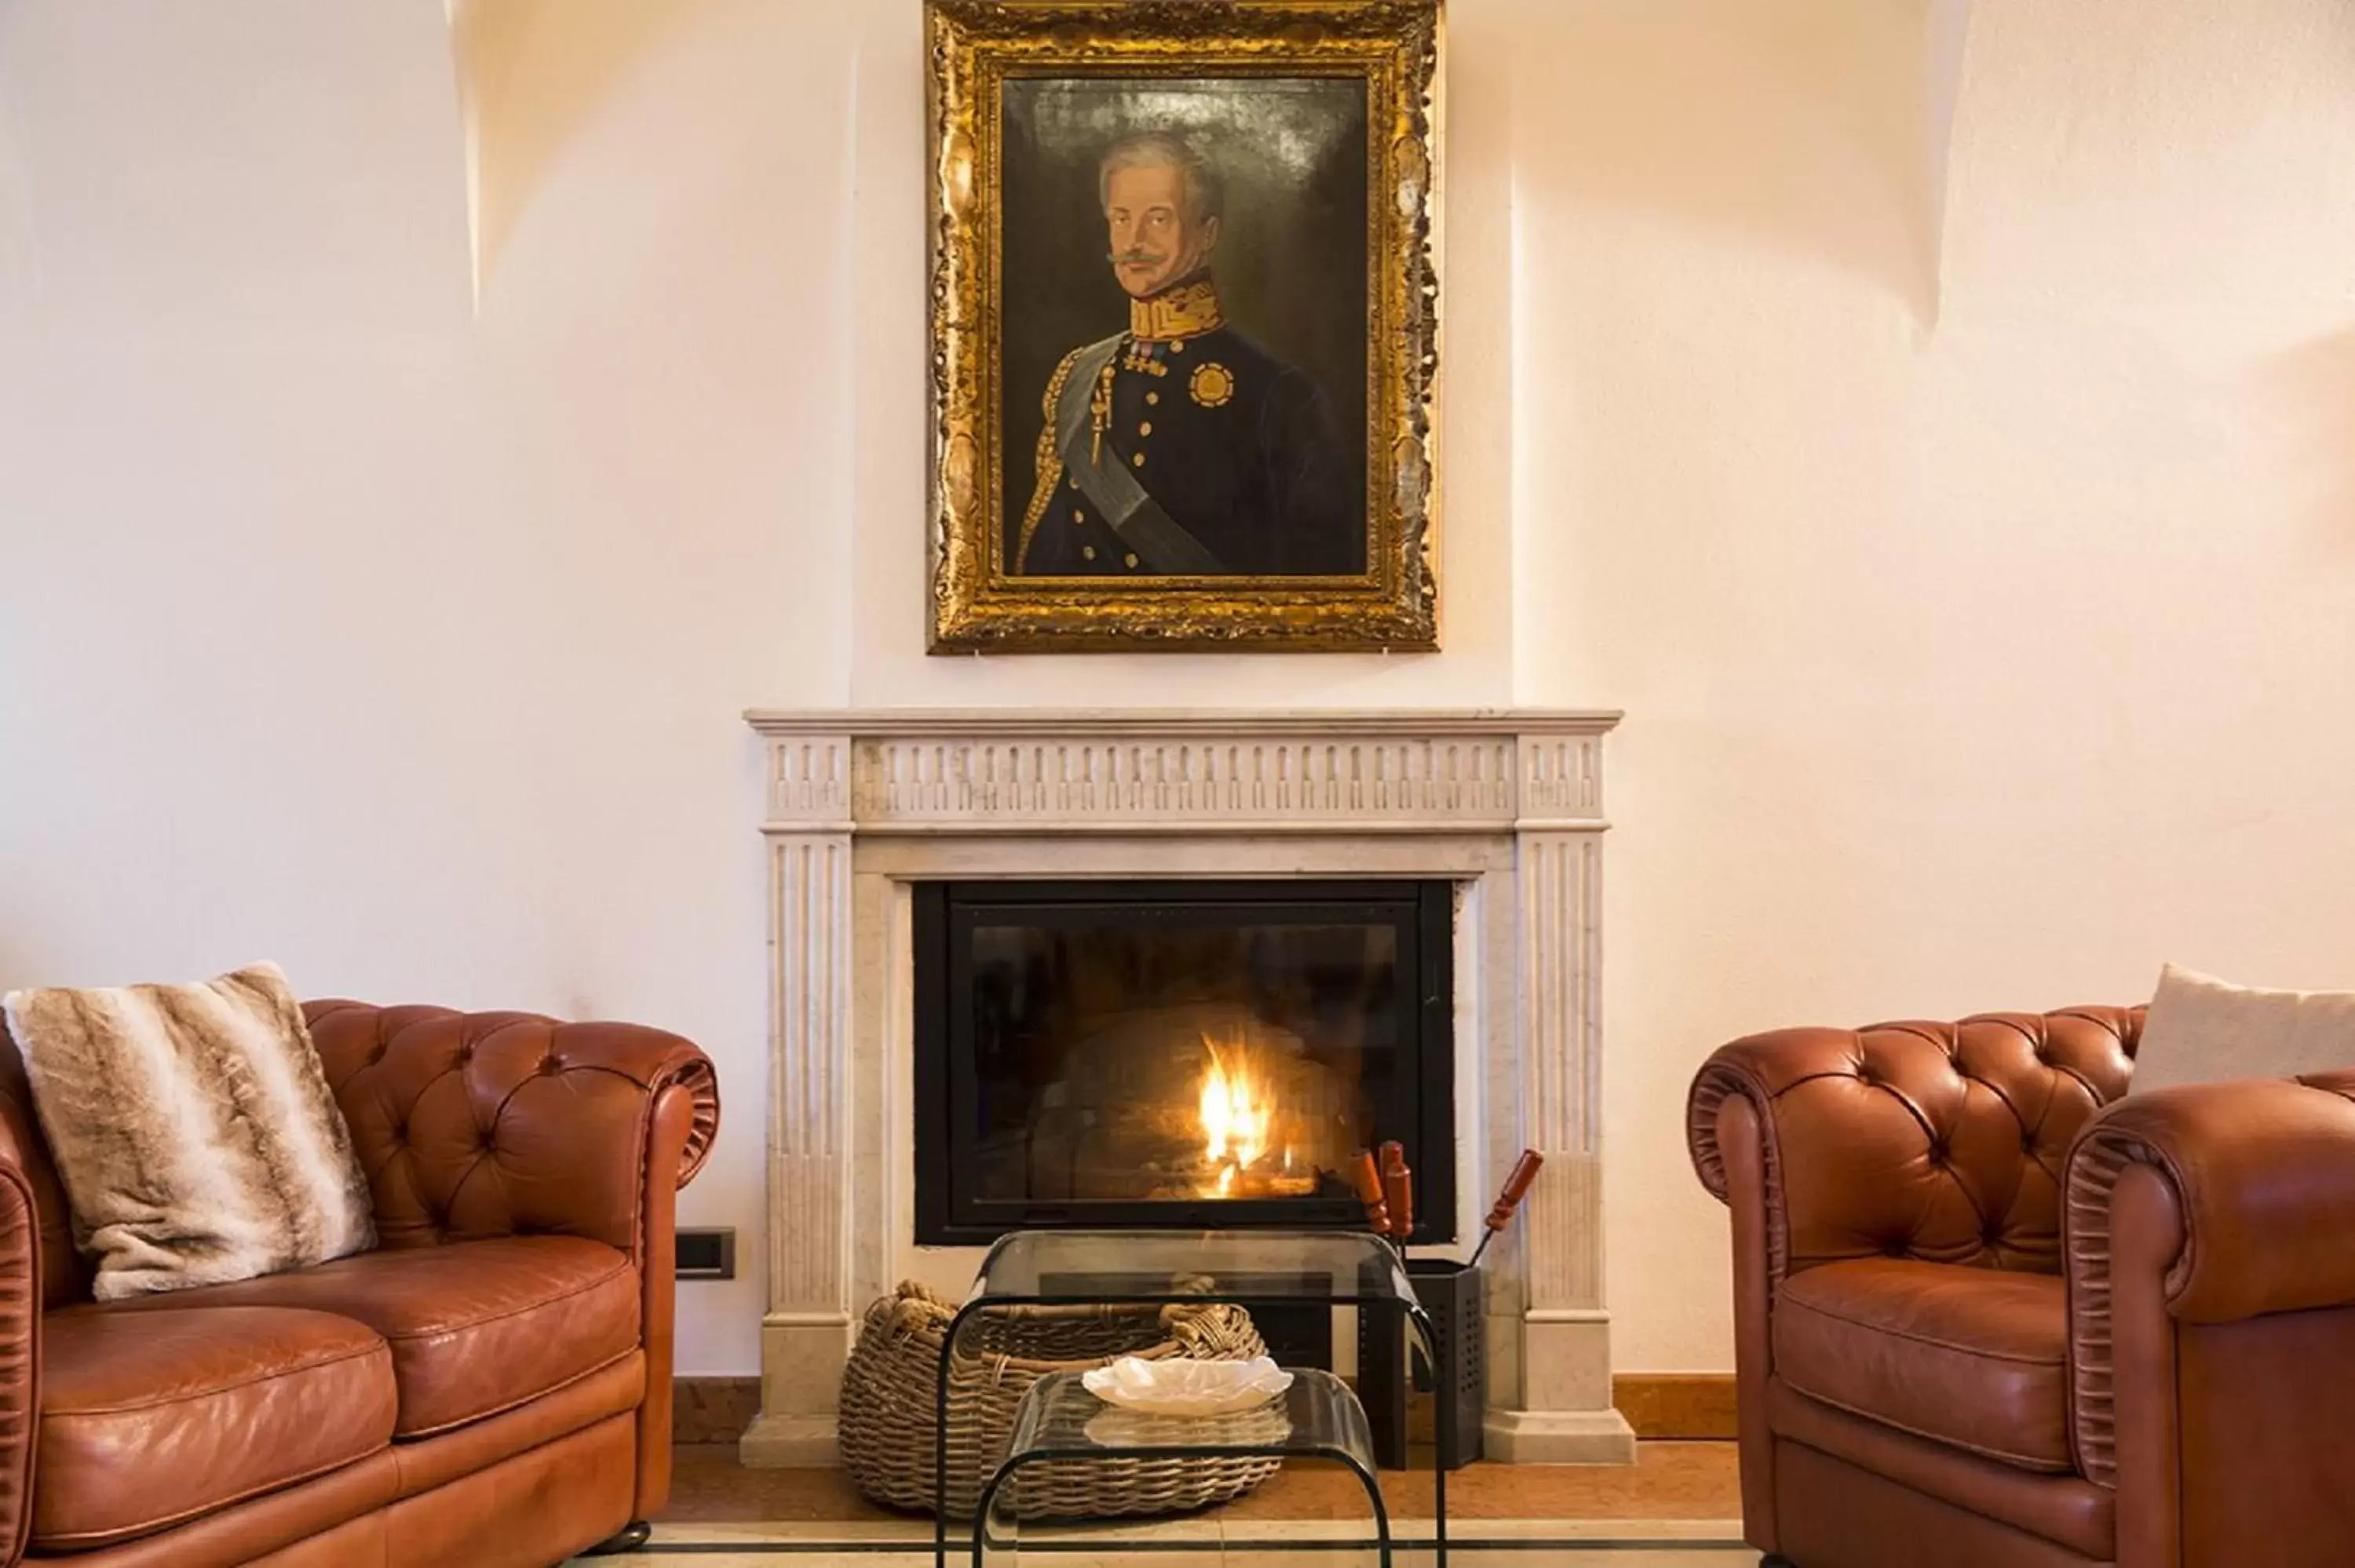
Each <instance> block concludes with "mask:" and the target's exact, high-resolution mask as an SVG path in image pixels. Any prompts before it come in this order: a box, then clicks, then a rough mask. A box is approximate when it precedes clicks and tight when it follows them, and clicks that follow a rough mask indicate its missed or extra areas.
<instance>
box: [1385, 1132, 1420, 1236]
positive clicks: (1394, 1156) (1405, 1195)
mask: <svg viewBox="0 0 2355 1568" xmlns="http://www.w3.org/2000/svg"><path fill="white" fill-rule="evenodd" d="M1382 1196H1383V1197H1384V1198H1385V1199H1386V1200H1387V1201H1388V1202H1389V1204H1390V1211H1391V1234H1392V1235H1394V1236H1396V1237H1397V1238H1398V1241H1399V1245H1400V1246H1401V1247H1403V1246H1405V1245H1406V1242H1407V1238H1408V1237H1409V1236H1412V1234H1414V1172H1413V1171H1411V1170H1409V1169H1407V1163H1406V1145H1405V1144H1403V1143H1399V1142H1395V1141H1393V1142H1390V1143H1385V1144H1383V1145H1382Z"/></svg>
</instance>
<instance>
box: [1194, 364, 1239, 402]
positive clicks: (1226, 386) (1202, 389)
mask: <svg viewBox="0 0 2355 1568" xmlns="http://www.w3.org/2000/svg"><path fill="white" fill-rule="evenodd" d="M1186 390H1187V391H1188V392H1190V393H1192V394H1193V397H1194V401H1195V402H1197V403H1199V404H1200V405H1201V406H1202V407H1203V408H1224V407H1226V405H1227V404H1228V403H1229V402H1231V400H1232V399H1233V397H1234V395H1235V373H1234V372H1233V371H1231V370H1229V369H1228V368H1227V367H1226V366H1223V365H1220V363H1219V362H1218V361H1217V360H1215V359H1214V360H1211V361H1210V362H1209V363H1208V364H1206V365H1202V366H1197V367H1196V368H1195V371H1194V377H1193V379H1192V380H1190V381H1188V382H1187V383H1186Z"/></svg>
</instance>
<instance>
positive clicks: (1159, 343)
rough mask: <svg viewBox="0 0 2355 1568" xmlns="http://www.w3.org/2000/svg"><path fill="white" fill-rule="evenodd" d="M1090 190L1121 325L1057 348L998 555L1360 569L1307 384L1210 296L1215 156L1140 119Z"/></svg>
mask: <svg viewBox="0 0 2355 1568" xmlns="http://www.w3.org/2000/svg"><path fill="white" fill-rule="evenodd" d="M1097 189H1098V194H1099V195H1100V196H1101V197H1102V200H1103V213H1104V221H1105V223H1106V225H1107V227H1108V228H1109V229H1110V232H1111V240H1112V249H1111V261H1112V267H1113V275H1114V277H1115V278H1117V279H1118V280H1119V281H1120V285H1121V287H1122V288H1123V289H1124V290H1125V291H1127V293H1128V296H1129V323H1128V330H1127V331H1126V332H1124V333H1120V334H1115V335H1114V336H1112V337H1107V338H1104V339H1102V340H1101V341H1099V342H1096V343H1092V344H1087V345H1086V346H1085V347H1082V348H1077V349H1074V350H1072V351H1071V354H1069V355H1065V356H1064V359H1063V362H1062V364H1061V365H1060V366H1057V367H1056V370H1055V374H1054V376H1053V378H1052V379H1051V380H1050V382H1049V383H1048V387H1047V397H1046V405H1045V411H1046V420H1047V422H1046V429H1045V430H1044V431H1043V432H1042V433H1041V434H1040V436H1039V480H1038V488H1037V490H1036V491H1035V492H1034V493H1033V494H1032V496H1031V500H1030V506H1029V510H1028V512H1027V513H1025V514H1024V516H1023V520H1022V532H1021V535H1020V539H1019V541H1018V548H1017V550H1016V556H1015V559H1016V566H1015V570H1016V571H1018V572H1019V573H1022V574H1024V575H1026V576H1030V577H1149V576H1155V575H1183V576H1198V575H1199V576H1217V575H1232V574H1241V575H1249V576H1323V575H1337V576H1356V575H1358V574H1359V573H1361V572H1363V571H1364V570H1365V569H1366V529H1365V515H1364V509H1363V505H1362V503H1360V502H1359V500H1358V498H1357V497H1358V487H1357V485H1356V484H1355V483H1354V482H1352V476H1351V472H1350V468H1349V461H1350V458H1349V454H1348V452H1347V451H1346V450H1345V449H1344V447H1343V444H1342V441H1341V438H1340V435H1339V432H1338V430H1337V429H1336V427H1335V423H1334V418H1333V412H1332V408H1331V407H1330V406H1329V405H1328V404H1327V401H1326V398H1325V394H1324V392H1323V391H1322V389H1320V388H1319V387H1317V385H1316V382H1314V381H1313V380H1311V379H1310V378H1309V377H1308V376H1306V375H1305V374H1304V373H1303V372H1302V371H1301V370H1300V369H1299V368H1298V367H1296V366H1291V365H1287V364H1285V363H1284V361H1283V360H1281V359H1278V358H1276V357H1275V356H1274V355H1272V354H1270V353H1269V352H1268V351H1267V350H1266V349H1264V348H1262V347H1261V346H1260V345H1259V344H1255V343H1253V342H1252V340H1251V339H1249V338H1247V337H1245V336H1244V335H1243V334H1241V333H1240V332H1237V331H1236V330H1235V329H1234V328H1233V327H1231V326H1230V325H1228V324H1227V319H1226V313H1225V312H1224V310H1223V309H1222V308H1221V307H1220V302H1219V289H1218V284H1217V283H1216V281H1214V280H1213V279H1212V277H1211V274H1210V260H1211V256H1212V254H1213V252H1215V251H1216V250H1217V249H1218V245H1219V235H1220V226H1221V224H1222V223H1223V221H1224V212H1223V207H1224V195H1225V193H1224V190H1223V187H1222V183H1221V181H1220V175H1219V172H1218V170H1217V169H1216V168H1215V167H1214V166H1213V165H1212V164H1210V163H1209V161H1208V160H1207V159H1205V158H1204V157H1203V156H1202V155H1201V154H1199V152H1197V151H1196V150H1195V149H1194V147H1193V146H1192V145H1191V144H1189V143H1187V142H1186V141H1185V140H1184V139H1182V138H1180V137H1177V136H1175V135H1170V134H1167V133H1166V132H1153V133H1150V134H1146V135H1139V136H1131V137H1128V138H1126V139H1125V140H1124V141H1122V142H1120V143H1116V144H1114V146H1113V148H1112V149H1111V150H1110V151H1109V152H1107V153H1106V154H1104V157H1103V164H1102V165H1101V167H1100V170H1099V175H1098V185H1097Z"/></svg>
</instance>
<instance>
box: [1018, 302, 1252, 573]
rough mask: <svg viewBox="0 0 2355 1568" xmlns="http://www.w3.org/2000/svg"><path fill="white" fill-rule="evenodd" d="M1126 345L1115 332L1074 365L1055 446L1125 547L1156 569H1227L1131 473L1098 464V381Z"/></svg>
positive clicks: (1058, 412)
mask: <svg viewBox="0 0 2355 1568" xmlns="http://www.w3.org/2000/svg"><path fill="white" fill-rule="evenodd" d="M1123 342H1124V336H1123V335H1122V334H1114V335H1113V336H1111V337H1108V338H1105V339H1104V340H1103V342H1102V343H1092V344H1088V346H1087V347H1085V348H1083V349H1082V350H1080V353H1079V357H1078V358H1076V359H1074V360H1073V361H1072V362H1071V375H1070V376H1069V377H1068V378H1067V379H1066V380H1065V381H1064V383H1063V396H1062V397H1061V399H1060V401H1059V402H1058V403H1057V404H1056V406H1055V444H1056V447H1057V449H1058V450H1060V452H1061V453H1062V457H1063V466H1064V467H1065V468H1066V469H1068V470H1070V471H1071V478H1072V479H1074V480H1075V481H1077V482H1078V483H1079V486H1080V493H1081V494H1082V495H1084V496H1086V497H1087V498H1088V499H1089V500H1090V501H1092V502H1094V503H1095V506H1096V510H1097V511H1098V512H1099V513H1101V514H1103V520H1104V521H1105V522H1106V523H1109V524H1112V530H1113V532H1114V533H1115V534H1117V535H1120V540H1121V543H1122V544H1124V545H1126V546H1128V547H1129V548H1130V549H1132V550H1135V552H1136V553H1137V555H1138V556H1140V557H1142V558H1143V559H1144V561H1145V564H1146V565H1147V566H1149V567H1152V568H1153V569H1154V570H1155V571H1156V572H1177V573H1204V572H1220V571H1224V570H1225V569H1226V568H1225V567H1224V565H1223V564H1222V563H1221V562H1220V559H1219V557H1218V556H1214V555H1212V554H1211V553H1210V551H1209V547H1208V546H1205V545H1204V544H1203V543H1202V541H1201V540H1199V539H1197V538H1196V537H1194V535H1191V534H1189V533H1188V532H1187V531H1186V529H1185V528H1184V526H1183V525H1182V524H1179V523H1178V522H1177V519H1176V518H1174V517H1172V516H1170V515H1169V514H1168V513H1167V512H1165V511H1163V510H1162V508H1161V503H1159V502H1157V501H1156V500H1154V499H1153V497H1152V496H1151V495H1149V494H1147V493H1146V489H1145V486H1143V485H1141V484H1139V483H1137V482H1136V481H1135V478H1134V477H1132V476H1131V475H1130V473H1129V471H1128V470H1126V469H1125V468H1122V467H1120V466H1119V465H1118V464H1116V463H1115V464H1114V465H1112V466H1109V467H1107V466H1106V465H1105V464H1103V463H1102V462H1099V461H1094V458H1093V457H1092V454H1091V452H1090V450H1089V449H1090V447H1091V446H1092V444H1093V437H1094V430H1093V429H1092V423H1093V420H1092V416H1093V413H1094V404H1095V396H1096V383H1097V381H1099V380H1100V379H1101V378H1102V377H1103V371H1104V366H1107V365H1110V364H1111V363H1112V356H1113V355H1115V354H1117V353H1119V352H1120V348H1121V344H1122V343H1123Z"/></svg>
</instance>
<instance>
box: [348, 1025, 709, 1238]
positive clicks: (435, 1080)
mask: <svg viewBox="0 0 2355 1568" xmlns="http://www.w3.org/2000/svg"><path fill="white" fill-rule="evenodd" d="M303 1012H304V1017H305V1018H306V1019H308V1020H309V1022H310V1027H311V1038H312V1040H313V1042H314V1044H316V1045H317V1046H318V1049H319V1059H320V1062H321V1063H322V1065H324V1066H325V1069H326V1075H327V1084H328V1086H329V1087H330V1088H332V1089H333V1090H334V1091H335V1095H336V1103H337V1104H338V1105H340V1106H341V1107H343V1112H344V1119H345V1120H346V1122H347V1123H349V1124H350V1127H351V1131H352V1142H353V1145H354V1146H355V1148H356V1149H357V1150H358V1153H359V1160H360V1165H361V1167H362V1169H364V1170H365V1171H367V1172H368V1186H369V1189H370V1191H371V1193H372V1195H373V1197H374V1201H375V1207H376V1223H377V1243H378V1245H379V1246H384V1247H410V1246H433V1245H439V1244H441V1243H443V1242H456V1241H473V1240H477V1239H480V1238H483V1237H487V1236H505V1235H530V1234H559V1235H576V1236H586V1237H588V1238H590V1239H591V1240H592V1241H602V1242H604V1243H607V1244H608V1245H613V1246H617V1247H620V1248H621V1249H623V1251H625V1252H628V1253H631V1254H632V1255H636V1253H637V1251H638V1246H639V1241H640V1236H639V1226H640V1223H641V1219H642V1214H643V1205H642V1203H641V1197H642V1193H641V1192H640V1183H641V1181H643V1180H644V1178H645V1164H644V1160H643V1159H642V1158H635V1159H615V1158H613V1151H614V1150H617V1149H623V1150H645V1147H646V1137H647V1118H649V1117H650V1116H651V1115H652V1114H653V1107H654V1103H655V1092H654V1091H655V1090H657V1089H658V1088H659V1087H660V1086H664V1085H666V1084H670V1083H680V1084H685V1085H687V1086H690V1087H691V1088H693V1089H694V1090H695V1091H696V1096H695V1098H696V1109H695V1125H694V1127H693V1128H692V1130H691V1131H690V1133H689V1136H688V1140H687V1152H686V1157H685V1160H684V1161H683V1167H682V1169H681V1171H680V1172H679V1175H678V1183H679V1185H681V1186H684V1185H686V1183H687V1181H688V1180H689V1179H690V1178H691V1177H692V1176H693V1175H694V1174H695V1171H697V1169H698V1168H699V1167H700V1166H701V1164H702V1162H703V1159H704V1156H705V1155H706V1154H707V1153H708V1152H709V1147H710V1140H711V1137H712V1134H713V1132H714V1130H715V1129H716V1128H717V1125H718V1119H719V1102H718V1098H717V1096H716V1094H715V1093H714V1091H713V1089H712V1086H711V1065H710V1063H709V1061H708V1060H706V1059H705V1057H704V1055H703V1053H702V1052H701V1051H699V1050H698V1049H697V1048H696V1047H695V1046H694V1045H693V1044H691V1043H689V1042H688V1041H686V1040H684V1039H681V1038H680V1037H679V1036H677V1035H676V1034H668V1033H664V1032H662V1031H660V1030H656V1029H645V1028H641V1027H638V1026H636V1025H634V1024H623V1023H560V1022H557V1021H556V1020H554V1019H552V1018H543V1017H540V1016H539V1015H538V1014H537V1013H527V1012H451V1011H450V1010H448V1009H446V1008H439V1007H372V1006H368V1005H367V1004H365V1003H361V1002H354V1001H310V1002H305V1003H304V1004H303Z"/></svg>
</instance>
